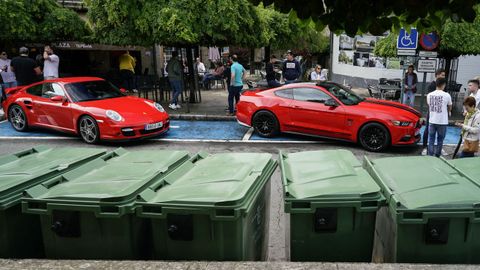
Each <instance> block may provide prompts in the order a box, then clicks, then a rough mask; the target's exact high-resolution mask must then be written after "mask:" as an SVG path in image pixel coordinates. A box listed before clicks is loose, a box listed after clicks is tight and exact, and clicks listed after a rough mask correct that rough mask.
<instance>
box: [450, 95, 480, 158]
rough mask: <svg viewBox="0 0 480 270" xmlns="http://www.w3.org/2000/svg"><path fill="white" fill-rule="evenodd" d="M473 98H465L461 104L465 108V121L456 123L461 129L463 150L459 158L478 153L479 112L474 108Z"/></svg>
mask: <svg viewBox="0 0 480 270" xmlns="http://www.w3.org/2000/svg"><path fill="white" fill-rule="evenodd" d="M476 103H477V102H476V100H475V98H474V97H467V98H466V99H465V101H464V102H463V106H464V107H465V111H466V114H465V120H464V121H463V123H461V122H456V123H455V125H456V126H457V127H461V128H462V134H461V136H462V138H463V149H462V152H461V153H460V156H459V157H460V158H464V157H473V156H475V153H476V152H478V141H479V134H480V111H479V110H478V108H475V106H476Z"/></svg>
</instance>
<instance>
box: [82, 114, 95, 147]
mask: <svg viewBox="0 0 480 270" xmlns="http://www.w3.org/2000/svg"><path fill="white" fill-rule="evenodd" d="M80 135H81V136H82V138H83V139H84V140H85V141H86V142H88V143H92V142H94V141H95V140H96V139H97V136H98V132H97V127H96V126H95V123H94V122H93V120H92V119H91V118H83V119H82V120H81V121H80Z"/></svg>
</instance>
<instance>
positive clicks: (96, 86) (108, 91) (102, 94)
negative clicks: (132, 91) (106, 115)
mask: <svg viewBox="0 0 480 270" xmlns="http://www.w3.org/2000/svg"><path fill="white" fill-rule="evenodd" d="M65 90H66V91H67V93H68V95H69V96H70V98H71V99H72V101H73V102H80V101H88V100H102V99H107V98H116V97H123V96H124V94H123V93H122V92H120V90H118V88H116V87H115V86H113V85H112V84H111V83H109V82H107V81H90V82H78V83H70V84H67V85H65Z"/></svg>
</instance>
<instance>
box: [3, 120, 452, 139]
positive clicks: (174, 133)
mask: <svg viewBox="0 0 480 270" xmlns="http://www.w3.org/2000/svg"><path fill="white" fill-rule="evenodd" d="M170 126H171V129H170V131H169V132H167V133H166V134H165V135H163V136H160V137H158V139H160V140H198V141H242V138H244V136H245V134H246V133H247V131H248V128H246V127H244V126H241V125H239V124H238V123H237V122H234V121H185V120H172V121H171V122H170ZM423 130H424V127H422V130H421V133H420V134H422V135H423ZM459 136H460V129H459V128H457V127H453V126H449V127H448V128H447V135H446V137H445V140H444V144H456V143H457V142H458V138H459ZM65 137H66V138H76V137H74V136H69V135H68V134H65V133H60V132H55V131H50V130H45V129H34V130H32V131H29V132H17V131H15V130H14V129H13V128H12V126H11V125H10V123H9V122H7V121H4V122H1V123H0V138H5V139H6V138H25V139H28V138H45V139H48V138H52V139H55V138H65ZM247 141H250V142H309V141H315V142H321V141H324V140H322V139H319V138H315V137H309V136H301V135H290V134H281V135H280V136H277V137H275V138H262V137H260V136H258V135H257V134H255V133H253V134H252V136H251V137H250V138H248V140H247ZM421 143H422V141H420V144H421Z"/></svg>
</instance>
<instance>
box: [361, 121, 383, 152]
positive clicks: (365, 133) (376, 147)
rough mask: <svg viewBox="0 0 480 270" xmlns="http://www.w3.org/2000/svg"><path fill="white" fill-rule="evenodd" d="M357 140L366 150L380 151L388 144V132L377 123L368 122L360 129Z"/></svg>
mask: <svg viewBox="0 0 480 270" xmlns="http://www.w3.org/2000/svg"><path fill="white" fill-rule="evenodd" d="M358 140H359V142H360V144H361V145H362V147H363V148H365V149H366V150H368V151H370V152H380V151H383V150H384V149H385V148H387V147H388V146H389V145H390V132H389V131H388V129H387V128H386V127H385V126H383V125H381V124H379V123H368V124H366V125H364V126H363V127H362V128H361V129H360V132H359V133H358Z"/></svg>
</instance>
